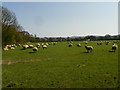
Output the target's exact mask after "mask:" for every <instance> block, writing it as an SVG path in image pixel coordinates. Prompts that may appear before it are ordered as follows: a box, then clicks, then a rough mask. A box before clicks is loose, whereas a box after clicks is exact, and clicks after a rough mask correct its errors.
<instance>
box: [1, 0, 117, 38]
mask: <svg viewBox="0 0 120 90" xmlns="http://www.w3.org/2000/svg"><path fill="white" fill-rule="evenodd" d="M2 6H3V7H6V8H8V9H9V10H10V11H12V12H14V13H15V15H16V17H17V20H18V23H19V24H20V25H21V26H23V28H24V29H25V31H28V32H29V33H30V34H33V35H34V34H36V35H37V37H71V36H87V35H98V36H104V35H106V34H109V35H117V34H118V3H117V2H3V3H2ZM21 6H22V7H21Z"/></svg>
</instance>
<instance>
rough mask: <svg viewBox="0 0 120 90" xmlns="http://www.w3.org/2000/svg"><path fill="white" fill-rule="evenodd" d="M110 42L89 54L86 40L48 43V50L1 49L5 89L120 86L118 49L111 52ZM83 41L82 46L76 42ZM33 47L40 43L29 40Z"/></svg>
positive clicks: (94, 44) (92, 43) (95, 46)
mask: <svg viewBox="0 0 120 90" xmlns="http://www.w3.org/2000/svg"><path fill="white" fill-rule="evenodd" d="M110 42H111V43H110V44H109V45H105V43H103V44H102V45H97V41H89V42H88V44H87V45H90V46H93V48H94V49H93V51H92V52H91V53H86V49H85V47H84V46H85V43H84V41H83V42H82V41H79V42H73V47H68V43H67V42H58V43H57V44H56V45H49V46H48V47H47V49H44V50H43V49H42V48H39V50H38V52H35V53H33V51H32V49H26V50H21V49H22V47H17V48H16V49H15V50H8V51H2V59H3V65H2V74H3V75H2V80H3V82H2V86H3V88H116V87H118V82H117V81H118V49H117V51H116V52H109V51H110V50H111V46H112V43H113V41H110ZM78 43H80V44H81V47H77V46H76V44H78ZM30 44H33V45H34V46H35V45H37V43H30Z"/></svg>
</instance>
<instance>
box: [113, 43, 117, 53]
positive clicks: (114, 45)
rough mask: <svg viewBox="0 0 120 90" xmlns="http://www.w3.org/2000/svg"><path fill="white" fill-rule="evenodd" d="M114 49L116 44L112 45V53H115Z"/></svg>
mask: <svg viewBox="0 0 120 90" xmlns="http://www.w3.org/2000/svg"><path fill="white" fill-rule="evenodd" d="M116 49H117V45H116V44H113V45H112V51H113V52H115V51H116Z"/></svg>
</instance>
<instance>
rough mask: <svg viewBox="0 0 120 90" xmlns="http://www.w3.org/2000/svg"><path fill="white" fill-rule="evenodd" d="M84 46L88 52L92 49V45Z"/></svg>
mask: <svg viewBox="0 0 120 90" xmlns="http://www.w3.org/2000/svg"><path fill="white" fill-rule="evenodd" d="M85 48H86V50H87V52H89V51H92V50H93V47H92V46H85Z"/></svg>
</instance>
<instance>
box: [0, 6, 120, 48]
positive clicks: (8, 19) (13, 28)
mask: <svg viewBox="0 0 120 90" xmlns="http://www.w3.org/2000/svg"><path fill="white" fill-rule="evenodd" d="M119 39H120V35H115V36H111V35H109V34H106V35H105V36H92V35H91V36H84V37H81V36H78V37H44V38H40V37H37V36H36V35H32V34H30V33H29V32H27V31H25V30H24V28H23V27H22V26H21V25H19V24H18V21H17V18H16V15H15V14H14V13H13V12H11V11H10V10H8V9H7V8H5V7H2V46H5V45H7V44H17V43H26V42H64V41H84V40H92V41H96V40H119Z"/></svg>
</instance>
